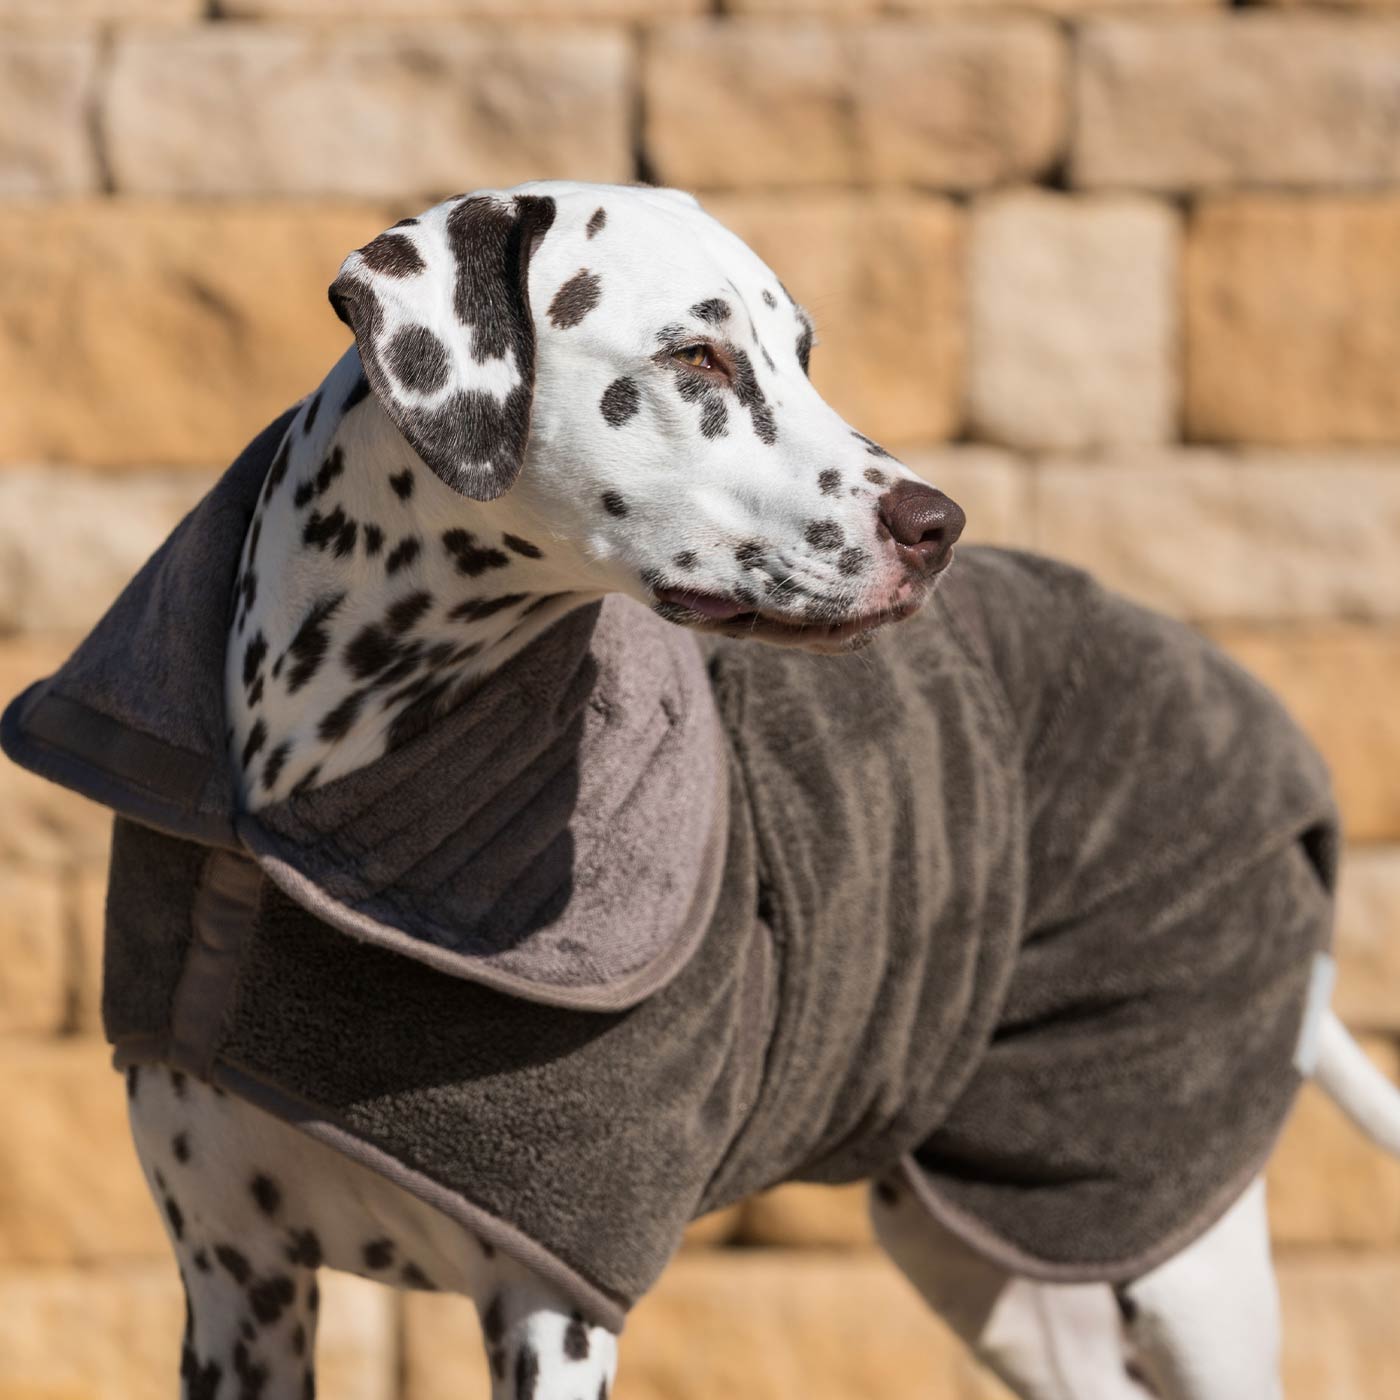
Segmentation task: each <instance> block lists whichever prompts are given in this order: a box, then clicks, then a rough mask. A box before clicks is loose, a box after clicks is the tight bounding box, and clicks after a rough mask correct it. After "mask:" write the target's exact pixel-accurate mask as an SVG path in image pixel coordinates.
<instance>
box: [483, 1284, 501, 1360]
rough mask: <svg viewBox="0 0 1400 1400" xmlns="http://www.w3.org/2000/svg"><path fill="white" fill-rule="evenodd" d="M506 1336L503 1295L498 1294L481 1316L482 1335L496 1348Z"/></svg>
mask: <svg viewBox="0 0 1400 1400" xmlns="http://www.w3.org/2000/svg"><path fill="white" fill-rule="evenodd" d="M505 1334H506V1319H505V1309H504V1308H503V1307H502V1305H501V1295H500V1294H499V1293H497V1294H496V1295H495V1297H493V1298H492V1299H491V1302H490V1304H489V1306H488V1307H487V1309H486V1311H485V1312H484V1313H482V1315H481V1335H482V1336H483V1337H485V1338H486V1340H487V1342H488V1343H489V1344H490V1345H491V1346H493V1347H494V1346H499V1345H500V1344H501V1339H502V1338H503V1337H504V1336H505Z"/></svg>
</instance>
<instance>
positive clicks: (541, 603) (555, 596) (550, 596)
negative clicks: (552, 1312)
mask: <svg viewBox="0 0 1400 1400" xmlns="http://www.w3.org/2000/svg"><path fill="white" fill-rule="evenodd" d="M563 596H564V595H563V594H562V593H541V594H540V596H539V597H538V598H536V599H535V601H534V602H533V603H531V604H530V606H529V607H528V608H522V609H521V612H520V616H521V618H522V620H523V619H524V618H527V617H529V616H530V615H531V614H533V613H537V612H539V610H540V609H541V608H546V607H548V606H549V605H550V604H551V603H555V602H558V601H559V599H560V598H562V597H563ZM480 1244H481V1248H482V1250H483V1251H484V1252H485V1254H486V1257H487V1258H488V1259H489V1258H490V1257H491V1256H492V1254H494V1253H495V1251H494V1250H493V1249H492V1248H491V1246H490V1245H489V1244H487V1243H486V1241H485V1240H481V1241H480Z"/></svg>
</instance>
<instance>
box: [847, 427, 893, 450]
mask: <svg viewBox="0 0 1400 1400" xmlns="http://www.w3.org/2000/svg"><path fill="white" fill-rule="evenodd" d="M851 436H852V437H853V438H858V439H859V440H860V441H861V442H863V443H864V444H865V450H866V451H867V452H868V453H870V455H871V456H872V457H888V456H889V455H890V454H889V453H888V452H886V451H885V449H884V448H883V447H881V446H880V444H879V443H878V442H873V441H872V440H871V439H870V438H868V437H866V435H865V434H864V433H858V432H856V430H855V429H854V428H852V429H851Z"/></svg>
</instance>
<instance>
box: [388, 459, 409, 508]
mask: <svg viewBox="0 0 1400 1400" xmlns="http://www.w3.org/2000/svg"><path fill="white" fill-rule="evenodd" d="M389 485H390V486H392V487H393V488H394V495H396V496H397V497H398V498H399V500H401V501H406V500H408V498H409V497H410V496H411V495H412V494H413V468H412V467H405V468H404V469H403V470H402V471H401V472H395V473H394V474H393V476H391V477H390V478H389Z"/></svg>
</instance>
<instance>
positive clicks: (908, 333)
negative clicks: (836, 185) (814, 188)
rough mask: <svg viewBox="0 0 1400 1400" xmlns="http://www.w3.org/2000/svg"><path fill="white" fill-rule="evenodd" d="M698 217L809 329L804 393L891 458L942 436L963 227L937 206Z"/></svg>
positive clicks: (765, 203)
mask: <svg viewBox="0 0 1400 1400" xmlns="http://www.w3.org/2000/svg"><path fill="white" fill-rule="evenodd" d="M706 208H707V209H708V210H709V211H710V212H711V213H712V214H713V215H714V216H715V217H716V218H717V219H719V220H720V221H721V222H722V223H724V224H727V225H728V226H729V227H730V228H732V229H733V230H734V232H735V233H737V234H738V235H739V237H740V238H743V239H745V240H746V241H747V242H748V243H749V244H750V245H751V246H752V247H753V249H754V251H755V252H757V253H758V255H759V256H760V257H761V258H763V259H764V260H765V261H766V262H768V263H769V265H770V266H772V267H773V268H774V270H775V271H776V273H777V274H778V276H780V277H781V278H782V279H783V282H784V284H785V285H786V286H787V287H788V288H789V289H790V290H791V292H792V295H793V296H794V297H796V298H797V300H798V301H799V302H802V303H803V304H804V305H805V306H806V308H807V310H808V311H809V312H810V313H811V315H812V317H813V319H814V320H815V321H816V325H817V342H818V343H817V348H816V350H815V351H814V352H813V354H812V382H813V383H814V384H815V385H816V386H817V388H818V390H819V391H820V392H821V393H822V394H823V395H825V396H826V398H827V400H828V402H830V403H831V405H832V406H833V407H834V408H835V409H836V411H837V412H838V413H840V414H841V415H842V416H843V417H844V418H846V419H847V421H848V422H849V423H850V424H851V426H852V427H855V428H858V429H860V431H861V432H863V433H865V434H867V435H868V436H870V437H873V438H875V439H876V440H877V441H879V442H884V443H886V444H888V445H890V446H891V447H893V446H894V445H895V444H897V443H904V442H928V441H929V440H931V439H939V438H944V437H947V436H949V435H951V434H952V433H953V432H954V431H955V430H956V427H957V423H958V418H959V415H960V411H961V399H962V367H963V340H964V338H963V303H962V248H963V239H962V219H961V215H960V213H959V212H958V210H957V209H955V208H954V207H953V206H952V205H951V204H949V203H948V202H946V201H944V200H938V199H924V198H914V197H910V196H905V195H896V194H880V195H873V196H868V197H864V198H862V197H858V196H852V195H846V194H814V193H805V194H801V195H791V196H787V197H784V198H781V199H775V198H762V197H758V196H748V197H727V198H720V197H714V198H710V199H707V200H706Z"/></svg>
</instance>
